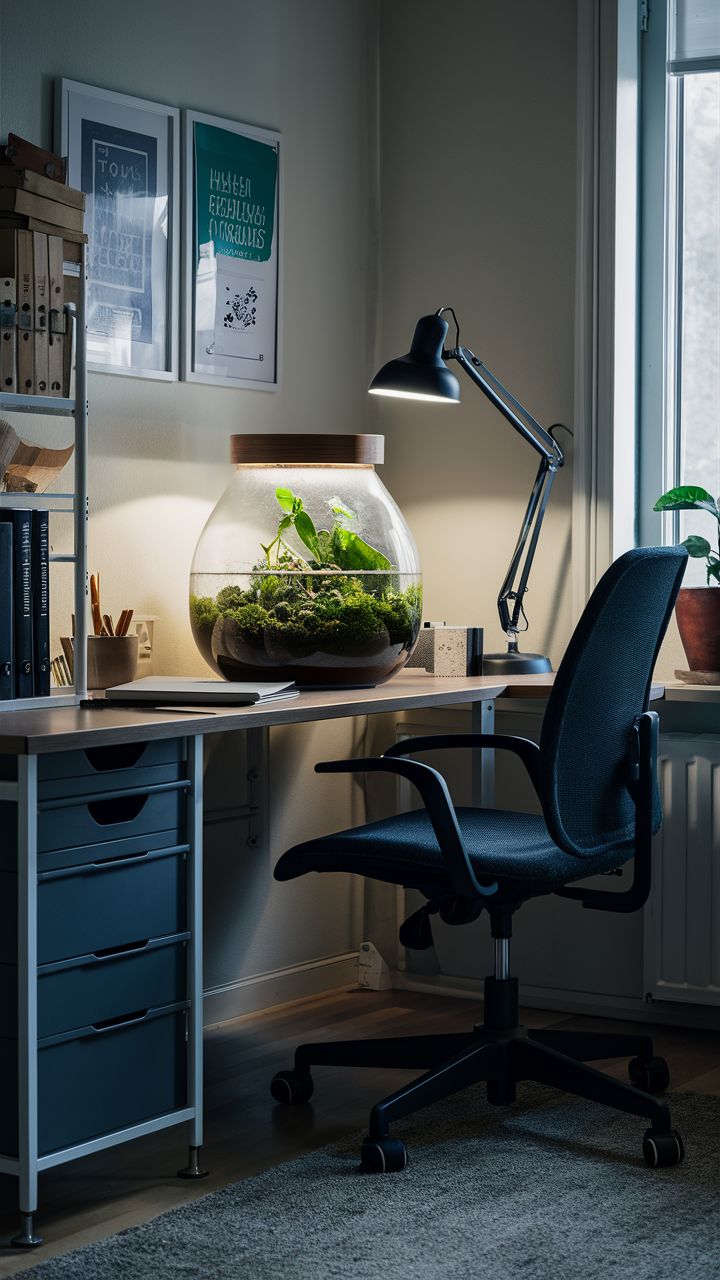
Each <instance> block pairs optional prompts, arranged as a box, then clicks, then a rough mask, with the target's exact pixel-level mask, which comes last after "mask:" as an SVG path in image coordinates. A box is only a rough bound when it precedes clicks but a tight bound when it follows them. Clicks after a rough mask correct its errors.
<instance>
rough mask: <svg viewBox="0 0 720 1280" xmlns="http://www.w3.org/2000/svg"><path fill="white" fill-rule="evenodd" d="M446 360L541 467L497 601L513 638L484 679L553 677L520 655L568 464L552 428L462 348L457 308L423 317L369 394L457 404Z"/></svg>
mask: <svg viewBox="0 0 720 1280" xmlns="http://www.w3.org/2000/svg"><path fill="white" fill-rule="evenodd" d="M446 312H449V313H450V315H451V316H452V317H453V320H454V322H455V330H456V334H455V346H454V347H451V348H449V349H446V348H445V338H446V335H447V331H448V323H447V321H446V320H443V315H444V314H445V313H446ZM446 360H456V361H457V363H458V364H459V365H460V367H461V369H464V370H465V373H466V374H467V376H468V377H469V378H470V379H471V380H472V381H473V382H474V383H475V385H476V386H478V387H479V388H480V390H481V391H482V392H483V393H484V394H485V395H486V396H487V398H488V400H489V401H490V402H491V404H493V405H494V406H495V408H496V409H497V410H498V412H499V413H501V414H502V415H503V417H504V418H506V419H507V421H508V422H509V423H510V425H511V426H512V427H514V428H515V430H516V431H517V432H518V433H519V434H520V435H521V436H522V437H523V439H524V440H527V442H528V444H529V445H531V446H532V448H533V449H534V450H535V452H536V453H539V454H540V465H539V467H538V471H537V475H536V477H535V483H534V484H533V487H532V491H531V493H530V500H529V502H528V505H527V509H526V511H525V515H524V517H523V522H522V525H521V527H520V534H519V536H518V540H517V543H516V545H515V550H514V551H513V554H512V558H511V560H510V565H509V567H508V571H507V573H506V574H505V577H504V579H503V583H502V586H501V587H500V593H499V595H498V598H497V607H498V614H499V616H500V625H501V627H502V629H503V631H504V632H505V634H506V636H507V638H508V647H507V652H506V653H491V654H486V655H485V656H484V657H483V672H484V674H485V675H533V674H537V673H540V672H543V671H551V670H552V667H551V665H550V662H549V660H548V659H547V658H545V657H543V656H542V655H541V654H538V653H520V651H519V649H518V635H519V633H520V632H521V631H526V630H527V627H528V621H527V617H526V614H525V610H524V608H523V598H524V596H525V592H526V591H527V585H528V578H529V576H530V569H531V567H532V562H533V558H534V556H535V550H536V547H537V543H538V538H539V536H540V527H541V525H542V521H543V516H544V515H545V508H546V506H547V502H548V498H549V496H550V489H551V486H552V482H553V480H554V478H555V473H556V472H557V471H558V469H559V468H560V467H561V466H562V465H563V462H564V458H563V454H562V450H561V449H560V446H559V445H558V444H557V441H556V440H555V439H554V437H553V435H552V433H551V432H552V428H551V430H550V431H546V430H545V428H544V427H541V426H540V423H539V422H536V420H535V418H533V416H532V414H530V413H528V411H527V409H524V408H523V406H522V405H521V404H520V402H519V401H518V400H516V399H515V397H514V396H513V395H511V394H510V392H509V391H508V390H507V388H506V387H504V386H503V384H502V383H501V382H500V381H499V380H498V379H497V378H496V377H495V375H494V374H492V373H491V372H490V370H489V369H487V368H486V367H485V365H484V364H483V363H482V362H481V361H480V360H478V358H477V356H475V355H473V353H472V351H469V350H468V348H467V347H461V346H460V326H459V324H458V320H457V316H456V315H455V312H454V311H453V309H452V307H441V308H440V310H439V311H436V312H435V314H434V315H431V316H422V317H421V319H420V320H418V322H417V326H416V328H415V335H414V337H413V341H412V346H411V348H410V350H409V352H408V354H407V355H405V356H400V357H399V359H396V360H390V361H389V362H388V364H385V365H383V367H382V369H381V370H380V372H379V373H378V374H376V376H375V377H374V378H373V380H372V382H371V384H370V391H371V393H372V394H373V395H383V396H399V397H403V398H406V399H411V400H437V401H442V403H443V404H457V403H458V402H459V400H460V383H459V381H458V379H457V378H456V377H455V374H454V373H452V372H451V370H450V369H448V367H447V365H446V364H445V361H446Z"/></svg>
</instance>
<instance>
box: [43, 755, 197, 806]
mask: <svg viewBox="0 0 720 1280" xmlns="http://www.w3.org/2000/svg"><path fill="white" fill-rule="evenodd" d="M41 758H42V757H41ZM184 775H185V764H184V763H183V761H182V760H178V761H175V762H173V763H171V764H156V765H147V766H146V767H144V768H140V767H138V768H137V769H132V770H131V771H130V770H129V771H128V772H126V773H124V772H122V771H121V770H117V771H116V772H114V773H95V774H91V775H90V776H88V777H86V776H82V777H72V778H62V777H61V778H46V779H44V780H40V781H39V782H38V800H40V801H41V802H42V801H43V800H69V799H71V798H72V797H73V796H78V797H82V798H83V799H92V797H93V795H94V794H96V793H99V792H104V791H109V792H112V791H125V790H127V789H128V787H132V788H133V789H135V788H136V787H137V788H140V787H148V788H149V787H154V786H157V785H158V784H160V783H163V782H180V781H181V779H182V778H183V777H184Z"/></svg>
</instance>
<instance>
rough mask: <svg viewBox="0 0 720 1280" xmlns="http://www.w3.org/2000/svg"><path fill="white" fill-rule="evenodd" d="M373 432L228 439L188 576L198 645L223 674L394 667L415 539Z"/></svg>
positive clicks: (376, 675) (405, 622)
mask: <svg viewBox="0 0 720 1280" xmlns="http://www.w3.org/2000/svg"><path fill="white" fill-rule="evenodd" d="M383 444H384V441H383V437H382V436H336V435H271V436H264V435H236V436H232V437H231V457H232V461H233V462H234V463H235V465H236V470H235V476H234V478H233V479H232V480H231V482H230V484H229V485H228V487H227V489H226V490H225V492H224V494H223V495H222V497H221V498H220V501H219V502H218V504H217V506H216V507H215V510H214V511H213V513H212V515H211V516H210V518H209V520H208V522H207V524H206V525H205V528H204V529H203V532H202V534H201V536H200V540H199V542H198V545H197V549H196V551H195V556H194V559H193V564H192V571H191V575H190V622H191V626H192V631H193V635H194V637H195V642H196V644H197V646H198V649H199V650H200V652H201V654H202V655H203V657H204V658H205V660H206V662H208V663H209V665H210V666H211V667H213V668H214V669H215V670H216V671H218V672H219V673H220V674H221V675H223V676H225V677H226V679H228V680H275V679H278V680H295V681H297V683H298V684H300V685H304V686H306V687H307V686H309V685H325V686H327V685H335V686H353V685H354V686H358V685H373V684H377V683H378V682H380V681H382V680H387V679H388V677H389V676H391V675H393V673H394V672H396V671H399V670H400V668H401V667H403V666H404V665H405V663H406V662H407V659H408V657H409V656H410V653H411V651H412V649H413V646H414V644H415V641H416V640H417V636H418V630H419V627H420V619H421V613H422V598H421V579H420V571H419V562H418V554H417V548H416V546H415V542H414V540H413V536H412V534H411V533H410V530H409V529H408V526H407V524H406V523H405V520H404V519H403V516H402V514H401V512H400V509H399V508H398V506H397V505H396V503H395V502H393V500H392V498H391V497H390V494H389V493H388V491H387V489H386V488H385V486H384V485H383V483H382V481H381V480H380V479H379V478H378V476H377V475H376V474H375V470H374V464H375V463H378V462H382V460H383Z"/></svg>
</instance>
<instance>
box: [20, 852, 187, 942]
mask: <svg viewBox="0 0 720 1280" xmlns="http://www.w3.org/2000/svg"><path fill="white" fill-rule="evenodd" d="M187 855H188V846H187V845H171V846H170V847H169V848H165V849H151V850H149V851H148V850H147V849H146V850H145V851H144V852H142V853H138V854H134V855H131V856H130V857H126V858H118V859H116V860H112V859H106V860H105V861H103V862H86V863H83V864H81V865H80V866H74V867H64V868H60V869H59V870H57V871H41V872H40V874H39V875H38V895H37V921H38V948H37V955H38V964H48V963H50V962H51V961H53V960H65V959H70V958H71V957H72V956H85V955H90V954H91V953H94V952H96V951H107V950H109V949H113V948H116V947H122V946H124V945H125V944H126V943H127V942H132V941H136V940H137V939H139V938H161V937H164V936H165V935H167V934H171V933H183V932H184V931H185V929H186V927H187V917H186V906H185V903H186V858H187ZM4 880H6V881H8V882H9V884H8V886H7V887H6V886H2V887H3V888H6V892H5V893H0V961H2V962H4V963H6V964H14V963H16V961H17V918H16V911H15V903H14V901H13V895H12V893H8V892H7V888H9V887H10V886H13V887H14V886H15V885H16V877H15V876H10V875H3V876H0V885H1V884H2V881H4Z"/></svg>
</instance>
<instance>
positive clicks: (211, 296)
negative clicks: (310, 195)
mask: <svg viewBox="0 0 720 1280" xmlns="http://www.w3.org/2000/svg"><path fill="white" fill-rule="evenodd" d="M191 119H192V116H191ZM192 126H193V132H192V145H193V153H194V154H193V159H194V179H193V214H194V218H193V225H194V235H193V242H192V255H193V272H194V317H193V318H194V331H193V367H192V373H193V375H195V376H197V377H198V378H199V380H201V381H203V380H209V381H213V382H216V381H217V382H221V383H223V385H225V386H228V385H237V384H238V383H240V384H242V385H246V386H253V385H260V386H263V385H264V386H268V387H273V386H276V385H277V329H278V241H279V227H278V208H279V198H278V196H279V192H278V185H279V169H278V156H279V135H278V134H271V133H270V132H269V131H263V132H264V136H256V135H255V133H254V131H253V130H252V129H250V128H248V130H247V132H245V130H244V128H243V126H241V125H238V126H237V128H235V129H229V128H223V127H222V122H220V121H218V122H217V123H216V122H213V121H211V120H208V119H207V118H205V119H202V118H200V119H195V120H192Z"/></svg>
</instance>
